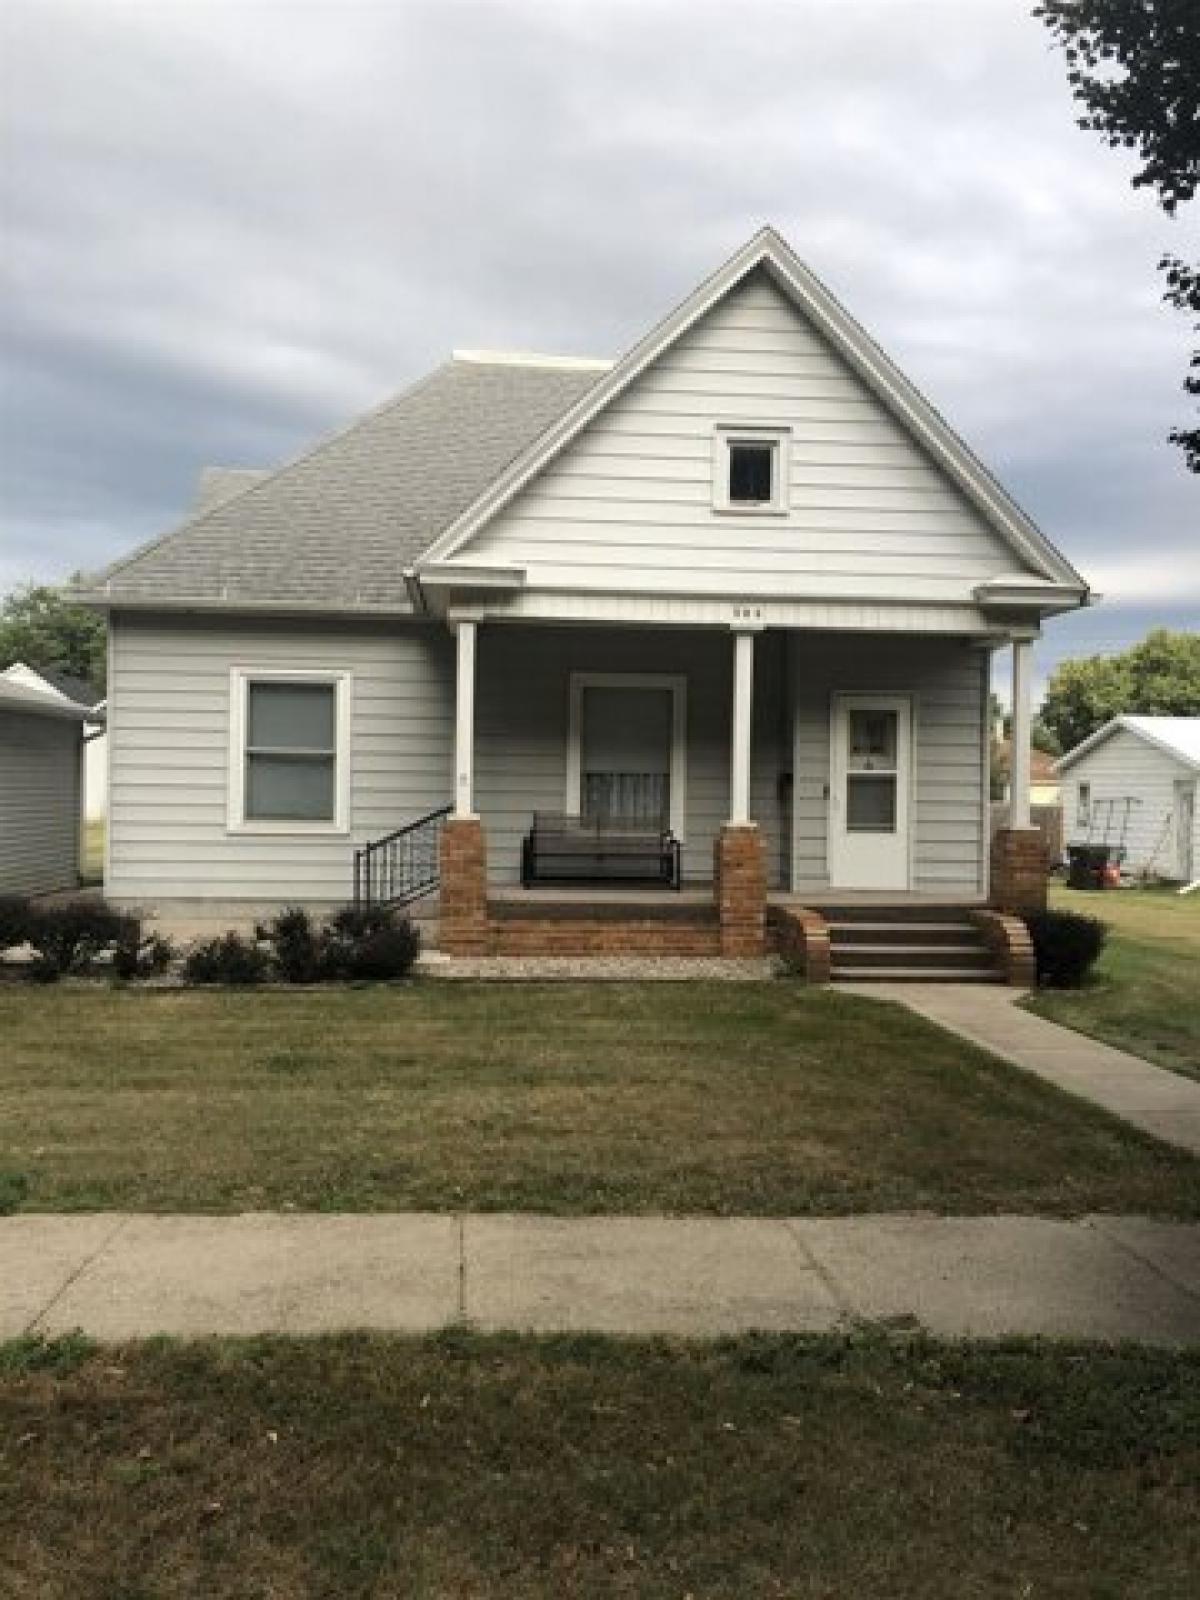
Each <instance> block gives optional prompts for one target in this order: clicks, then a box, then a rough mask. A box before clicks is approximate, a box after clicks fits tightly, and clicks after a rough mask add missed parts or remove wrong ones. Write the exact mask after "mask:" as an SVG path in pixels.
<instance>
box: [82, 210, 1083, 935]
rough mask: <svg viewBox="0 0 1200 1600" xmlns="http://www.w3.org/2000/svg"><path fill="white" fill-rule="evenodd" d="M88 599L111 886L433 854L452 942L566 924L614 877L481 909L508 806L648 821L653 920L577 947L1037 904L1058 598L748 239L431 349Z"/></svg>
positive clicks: (192, 907)
mask: <svg viewBox="0 0 1200 1600" xmlns="http://www.w3.org/2000/svg"><path fill="white" fill-rule="evenodd" d="M87 598H88V599H89V600H90V602H91V603H93V604H96V605H98V606H101V607H103V608H104V609H105V610H106V611H107V613H108V616H109V627H110V658H109V660H110V666H109V713H110V715H109V737H110V786H109V818H110V824H109V851H108V861H107V872H106V885H107V892H108V894H109V895H110V897H111V898H113V899H114V900H116V901H118V902H123V903H130V904H139V905H143V906H153V907H156V908H158V909H159V911H160V912H171V913H174V914H179V915H183V914H187V913H189V912H190V913H192V914H195V913H196V912H197V910H204V909H205V908H207V909H208V910H210V911H211V910H213V909H214V908H219V909H220V910H221V912H223V913H224V912H227V911H228V912H232V911H233V910H236V909H239V908H240V909H241V910H242V911H244V912H247V913H251V912H252V911H257V910H259V909H260V908H261V907H263V906H264V905H277V904H279V903H281V902H294V901H302V902H305V903H308V904H311V905H314V906H323V905H332V904H334V903H337V902H340V901H344V900H345V898H346V897H347V895H348V894H349V893H350V891H351V885H352V873H353V872H354V869H355V857H356V851H362V850H364V849H365V848H366V847H368V846H372V845H374V846H376V848H375V849H373V850H372V851H371V852H370V855H369V856H368V857H360V858H359V868H360V870H363V869H364V868H365V872H366V874H367V876H366V878H365V879H363V878H360V884H361V883H362V882H366V885H367V887H368V889H370V890H371V891H372V892H373V893H374V894H376V895H381V896H382V897H384V898H388V897H391V896H394V895H399V894H400V893H401V892H402V891H403V887H404V886H405V885H409V886H411V885H412V884H413V883H414V882H419V883H420V884H422V885H424V884H426V883H434V882H436V881H437V879H438V878H439V877H440V886H441V896H440V903H441V939H442V943H443V946H444V947H445V948H447V949H451V950H458V951H472V950H473V951H482V950H495V949H497V948H533V947H537V948H554V949H565V948H568V947H569V946H570V945H571V942H572V940H578V941H579V942H580V943H581V944H582V945H586V946H587V947H588V948H594V947H596V946H597V944H598V943H603V942H604V941H603V940H602V939H601V937H600V935H598V934H597V933H596V930H595V928H594V927H592V926H591V922H592V921H594V920H596V918H599V920H604V917H601V916H600V913H599V912H598V911H597V912H596V917H593V918H589V914H588V910H589V907H590V908H592V910H593V911H595V908H597V907H599V906H600V905H601V902H602V901H603V898H604V895H605V893H608V894H610V895H611V893H612V889H611V884H610V885H609V888H608V890H607V891H606V890H604V889H603V888H602V887H591V886H588V885H583V886H580V887H579V889H578V893H577V895H576V899H575V902H574V904H573V906H572V907H571V908H570V910H569V912H568V910H567V909H563V908H562V907H560V908H559V911H558V913H557V921H556V920H555V918H554V917H552V916H551V915H550V913H549V909H548V908H549V905H550V901H549V900H548V899H547V898H545V897H543V899H542V900H541V901H540V902H538V904H539V905H540V906H541V908H542V909H541V911H540V912H536V913H535V912H532V911H529V909H528V907H526V908H525V910H524V912H523V913H521V914H522V915H524V916H525V917H526V919H527V924H531V925H525V926H524V927H523V933H522V935H521V937H518V935H517V933H516V932H514V931H513V929H512V928H511V927H509V929H508V933H507V935H506V936H505V937H504V938H500V937H499V935H498V934H497V925H498V922H499V921H500V920H505V921H506V926H508V924H509V923H512V922H513V921H514V919H516V920H519V917H518V913H517V911H516V910H515V909H514V908H515V906H516V904H517V902H518V901H519V899H520V894H519V885H520V882H521V866H522V857H523V847H524V845H525V841H526V839H527V837H528V835H529V833H530V829H531V824H532V820H533V817H534V814H535V813H543V814H544V813H557V814H563V815H565V816H567V817H570V818H579V817H581V816H582V817H584V818H587V819H591V820H592V821H593V822H596V821H598V820H600V819H604V818H606V817H607V818H610V819H611V818H619V819H625V820H630V821H632V822H636V823H637V825H638V826H640V827H644V828H646V829H649V830H651V831H652V830H654V829H660V830H669V831H670V835H671V838H672V840H673V841H678V843H679V846H680V853H681V868H682V877H683V883H684V890H683V894H682V897H681V898H680V899H678V900H677V901H676V902H675V910H674V911H672V913H671V916H670V917H668V915H667V913H666V912H663V913H661V920H662V926H655V927H653V928H650V930H649V931H647V927H646V926H644V925H643V924H644V923H645V916H642V915H641V914H639V915H638V916H634V915H633V913H632V912H631V913H630V914H629V916H627V917H626V916H625V913H624V912H623V911H622V912H620V913H618V911H617V910H614V909H612V908H611V907H610V908H609V910H608V912H607V913H606V915H607V917H608V920H609V922H610V923H611V924H612V926H610V927H609V930H608V933H607V935H606V936H605V937H606V939H607V941H608V942H609V947H617V948H621V949H634V948H638V947H639V940H641V941H643V942H644V945H645V947H646V948H652V949H656V950H661V949H669V948H674V947H679V948H684V947H686V948H688V949H699V948H701V947H704V948H709V947H713V948H720V949H722V950H725V951H726V952H727V953H753V952H755V951H758V950H761V948H762V944H763V938H764V931H763V930H764V921H765V916H766V902H767V899H768V898H769V897H772V896H774V897H777V898H788V899H790V900H791V901H792V902H793V903H798V902H800V901H803V902H804V903H805V904H815V903H816V902H818V901H819V900H821V899H824V900H826V901H828V900H829V899H830V898H833V899H835V900H836V899H843V900H844V899H846V898H848V897H849V898H852V897H853V896H855V895H856V894H864V893H865V894H874V895H876V896H880V897H883V898H884V899H887V898H889V897H890V898H891V899H892V900H893V901H895V902H900V901H903V900H906V899H908V900H911V899H913V898H920V897H924V898H926V899H931V900H936V901H941V902H949V901H955V902H958V903H962V904H981V903H984V902H985V901H986V900H987V898H988V896H989V892H990V893H991V894H992V897H993V899H995V900H997V901H998V902H999V903H1000V904H1001V905H1008V904H1016V903H1021V904H1024V903H1028V902H1029V901H1031V900H1033V901H1036V900H1037V899H1038V897H1039V895H1041V894H1042V893H1043V886H1042V862H1041V855H1040V851H1039V848H1038V846H1037V836H1036V834H1033V833H1031V831H1030V829H1029V817H1028V787H1029V764H1028V763H1029V756H1028V751H1029V727H1030V682H1031V677H1030V652H1031V646H1032V641H1033V640H1034V639H1035V638H1036V637H1037V635H1038V632H1039V629H1040V627H1041V625H1042V622H1043V620H1044V619H1046V618H1048V617H1052V616H1053V615H1055V614H1056V613H1059V612H1063V611H1067V610H1070V609H1072V608H1074V607H1078V606H1080V605H1083V604H1085V603H1086V602H1087V598H1088V589H1087V585H1086V583H1085V582H1084V580H1083V579H1082V578H1081V577H1080V576H1079V574H1078V573H1077V572H1076V571H1075V569H1074V568H1073V567H1072V566H1071V565H1070V564H1069V563H1068V562H1067V561H1066V560H1065V559H1064V557H1063V556H1062V555H1060V554H1059V553H1058V551H1057V550H1055V549H1054V548H1053V546H1052V545H1051V544H1050V543H1049V542H1048V541H1047V540H1046V538H1045V537H1044V536H1043V535H1042V534H1041V533H1040V532H1039V531H1038V529H1037V528H1036V527H1035V526H1034V525H1033V523H1032V522H1031V521H1030V519H1029V518H1028V517H1027V516H1026V515H1025V514H1024V513H1023V512H1022V511H1021V510H1020V509H1019V508H1018V507H1017V506H1016V505H1015V504H1014V503H1013V501H1012V500H1011V499H1010V498H1009V497H1008V496H1007V495H1006V494H1005V492H1004V490H1003V489H1002V488H1001V487H1000V486H999V484H998V483H997V482H996V481H995V479H994V478H993V477H992V476H991V475H990V474H989V473H988V471H987V470H986V468H984V466H983V465H982V464H981V463H980V461H979V460H978V459H977V458H976V457H975V456H974V455H973V454H972V453H971V452H970V451H969V450H968V449H967V447H966V446H965V445H964V444H963V443H962V441H961V440H960V439H959V438H957V436H956V435H955V434H954V433H953V432H952V431H951V429H950V428H949V426H948V425H947V423H946V422H945V421H944V420H943V419H942V417H941V416H940V415H939V414H938V413H937V412H936V411H935V410H934V409H933V407H932V406H931V405H930V404H929V403H928V402H927V401H926V400H925V399H923V398H922V396H921V395H920V394H918V393H917V391H916V389H915V388H914V387H913V386H912V384H910V383H909V382H908V381H907V380H906V379H905V378H904V376H903V375H902V374H901V373H900V372H899V371H898V370H897V368H896V367H895V366H893V364H892V363H891V362H890V361H889V360H888V358H887V357H886V356H885V355H884V353H883V352H882V350H881V349H880V348H879V346H878V345H877V344H875V343H874V342H873V340H872V339H871V338H870V337H869V336H868V335H867V333H866V332H865V331H864V330H863V329H862V328H861V327H860V326H859V325H858V323H856V322H855V321H854V319H853V318H852V317H851V315H850V314H849V312H847V311H846V310H845V308H844V307H842V306H841V305H840V304H839V303H838V302H837V301H836V300H835V299H834V298H833V296H832V295H831V294H830V292H829V291H828V290H827V289H826V288H825V287H824V286H823V285H822V284H821V282H820V281H819V280H818V279H817V278H816V276H815V275H814V274H813V273H812V272H811V271H809V269H808V268H807V267H805V266H804V265H803V264H802V263H801V262H800V261H799V260H798V258H797V257H796V255H795V254H794V253H793V251H792V250H791V249H790V248H789V246H788V245H787V244H786V243H785V242H784V241H783V239H782V238H781V237H780V236H779V235H778V234H777V233H776V232H774V231H773V230H772V229H769V228H767V229H764V230H762V231H761V232H760V233H758V234H757V235H756V236H755V237H754V238H753V239H751V240H750V241H749V243H748V244H746V245H745V246H744V247H743V248H742V249H740V250H739V251H738V252H737V253H736V254H735V255H734V256H732V257H731V258H730V260H728V261H727V262H726V263H725V264H724V265H723V266H722V267H720V269H719V270H718V271H716V272H715V273H714V274H713V275H712V276H711V277H709V278H708V279H706V280H705V282H703V283H702V284H701V285H700V286H699V288H697V289H696V290H695V291H694V292H693V293H692V294H690V295H689V296H688V297H687V298H686V299H685V300H684V301H683V302H682V304H680V305H679V306H677V307H676V308H675V310H673V311H672V312H671V313H670V314H669V315H668V316H667V317H666V318H665V319H664V320H663V321H661V322H660V323H658V324H657V325H656V326H655V327H654V328H652V329H651V331H650V332H649V333H647V334H646V335H645V337H644V338H642V339H641V340H640V341H639V342H638V343H637V344H636V345H635V346H634V347H633V348H632V349H631V350H630V351H629V352H628V354H626V355H625V356H624V357H623V358H622V359H621V360H619V361H616V362H608V361H585V360H578V359H571V358H555V357H540V356H527V355H521V356H513V355H499V354H489V353H487V352H478V351H475V352H472V351H465V352H457V353H456V354H455V356H454V358H453V359H452V360H450V361H449V362H447V363H446V364H444V365H443V366H441V367H439V368H438V369H437V370H436V371H434V372H432V373H431V374H429V375H428V376H427V377H424V378H422V379H421V380H420V381H419V382H418V383H416V384H415V385H413V387H411V388H409V389H407V390H406V391H405V392H404V393H402V394H401V395H399V396H398V397H397V398H395V399H393V400H390V401H389V402H387V403H386V404H384V405H382V406H380V407H379V408H378V409H377V410H374V411H372V412H370V413H369V414H368V415H366V416H364V417H361V418H360V419H358V420H357V421H355V422H353V423H351V424H350V425H349V426H348V427H346V428H345V429H343V430H342V431H341V432H339V433H336V434H334V435H333V436H332V437H331V438H328V439H325V440H323V441H322V442H320V443H318V444H317V445H315V446H314V447H313V448H312V449H311V450H308V451H307V452H305V453H304V454H302V455H301V456H299V457H298V458H297V459H295V460H293V461H291V462H289V463H288V464H287V465H285V466H283V467H281V468H279V469H278V470H276V471H273V472H267V473H261V474H254V475H249V476H246V475H243V476H242V477H241V478H240V479H238V480H230V479H222V477H221V476H220V475H218V476H217V477H216V478H210V480H209V483H208V487H207V490H206V502H205V508H204V509H200V510H198V511H196V512H194V513H193V514H192V515H191V516H189V517H188V519H187V520H186V521H185V522H184V523H183V524H182V525H181V526H179V527H177V528H175V529H173V530H171V531H170V532H168V533H166V534H164V535H163V536H162V537H161V538H159V539H157V540H156V541H154V542H153V543H151V544H149V545H147V546H145V547H144V548H142V549H141V550H138V551H135V552H134V553H133V554H132V555H130V556H128V557H127V558H125V559H124V560H122V561H118V562H117V563H116V565H115V566H113V567H111V568H110V569H109V570H108V571H107V572H106V573H104V574H103V575H101V577H100V578H99V579H98V580H97V581H96V584H95V586H94V587H93V588H92V589H91V591H90V592H89V594H88V596H87ZM998 648H1010V649H1011V651H1012V654H1013V669H1014V681H1015V695H1014V706H1013V716H1014V739H1015V752H1014V780H1015V781H1014V788H1015V793H1014V801H1013V815H1012V826H1011V828H1009V829H1007V830H1005V831H1004V832H1003V833H1002V834H1001V835H999V836H998V838H997V841H996V845H995V859H994V862H993V864H992V865H991V866H990V867H989V860H988V844H987V842H988V832H989V829H988V800H989V794H988V790H989V783H988V759H989V756H988V752H989V742H990V741H989V737H988V732H989V730H988V687H989V666H990V658H991V655H992V652H993V651H994V650H996V649H998ZM447 808H448V810H449V815H448V816H447V817H446V818H445V820H444V821H443V819H442V817H441V815H440V813H442V812H443V811H444V810H446V809H447ZM420 819H425V820H424V821H423V822H421V821H420ZM564 826H567V827H569V826H570V824H565V825H564ZM397 830H399V831H400V832H399V837H398V838H395V839H391V840H390V842H386V843H385V842H382V841H385V840H387V838H388V836H390V835H392V834H394V833H396V832H397ZM434 835H437V836H438V837H437V838H436V839H435V838H434ZM435 857H436V860H435ZM417 858H419V860H420V861H421V862H424V863H425V866H424V867H421V866H420V865H418V866H416V867H414V865H413V861H414V859H417ZM431 861H434V865H433V866H430V865H429V863H430V862H431ZM376 874H378V877H376ZM414 874H415V875H416V876H415V877H414ZM564 892H565V891H564ZM536 893H537V891H536V890H532V891H530V894H531V896H536ZM629 893H632V890H630V891H629ZM658 898H659V900H661V899H662V898H663V897H662V896H661V895H660V896H659V897H658ZM700 902H704V903H705V904H706V906H707V908H708V920H707V922H706V923H705V925H704V930H703V937H701V934H700V933H698V932H697V930H696V928H695V927H691V928H690V929H689V928H687V927H685V924H686V922H687V918H686V917H685V915H684V912H683V909H682V908H683V907H685V906H688V905H692V904H693V903H695V904H697V905H699V904H700ZM623 903H624V902H623ZM653 903H654V897H653V896H647V898H646V900H645V902H644V906H643V910H644V911H645V909H646V908H647V907H649V906H650V905H651V904H653ZM502 911H503V915H502ZM648 915H649V912H648V911H646V916H648ZM699 915H700V913H699V912H697V916H698V917H699ZM622 918H624V920H622ZM639 927H640V928H641V932H637V931H636V930H637V929H638V928H639ZM664 929H665V930H666V931H664ZM671 930H674V931H671ZM522 938H523V939H524V941H525V942H524V943H522V942H521V941H522ZM589 941H591V942H590V943H589ZM672 941H674V944H673V943H672ZM706 941H707V943H706Z"/></svg>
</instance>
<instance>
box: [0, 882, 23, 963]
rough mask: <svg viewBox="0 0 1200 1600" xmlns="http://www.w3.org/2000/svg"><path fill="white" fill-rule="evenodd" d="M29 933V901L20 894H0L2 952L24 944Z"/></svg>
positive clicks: (0, 940) (0, 941)
mask: <svg viewBox="0 0 1200 1600" xmlns="http://www.w3.org/2000/svg"><path fill="white" fill-rule="evenodd" d="M28 933H29V901H28V900H26V899H25V898H24V896H23V895H19V894H0V951H4V950H11V949H12V948H13V947H14V946H15V945H19V944H24V943H25V940H26V938H27V936H28Z"/></svg>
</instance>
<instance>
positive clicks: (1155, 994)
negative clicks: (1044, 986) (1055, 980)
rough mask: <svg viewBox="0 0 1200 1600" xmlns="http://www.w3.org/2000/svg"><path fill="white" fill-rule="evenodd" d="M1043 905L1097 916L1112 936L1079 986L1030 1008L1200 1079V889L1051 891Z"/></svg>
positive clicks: (1046, 993)
mask: <svg viewBox="0 0 1200 1600" xmlns="http://www.w3.org/2000/svg"><path fill="white" fill-rule="evenodd" d="M1050 904H1051V905H1052V906H1054V907H1056V908H1058V909H1059V910H1064V911H1082V912H1084V913H1085V914H1086V915H1087V916H1091V917H1099V918H1100V919H1101V921H1102V922H1107V923H1108V924H1109V926H1110V927H1111V929H1112V931H1111V933H1110V934H1109V937H1108V943H1107V945H1106V946H1105V949H1104V952H1103V953H1102V955H1101V957H1100V960H1099V961H1098V962H1097V963H1096V968H1095V971H1094V973H1093V976H1092V979H1091V981H1090V982H1089V983H1088V984H1087V986H1086V987H1085V988H1083V989H1079V990H1074V991H1065V990H1064V991H1057V992H1054V991H1050V990H1043V991H1042V992H1041V993H1039V994H1037V995H1035V996H1033V997H1032V998H1031V999H1030V1000H1029V1001H1028V1002H1027V1004H1028V1005H1029V1007H1030V1009H1031V1010H1033V1011H1036V1012H1037V1013H1038V1014H1039V1015H1040V1016H1043V1017H1049V1018H1050V1020H1051V1021H1052V1022H1061V1023H1062V1024H1063V1025H1064V1026H1065V1027H1068V1028H1074V1029H1076V1030H1077V1031H1078V1032H1080V1033H1086V1034H1090V1035H1091V1036H1092V1037H1093V1038H1095V1039H1103V1040H1104V1041H1105V1043H1107V1044H1112V1045H1116V1046H1117V1048H1118V1049H1120V1050H1129V1051H1131V1052H1132V1053H1133V1054H1134V1055H1139V1056H1143V1057H1144V1058H1145V1059H1146V1060H1147V1061H1152V1062H1154V1064H1155V1065H1156V1066H1160V1067H1170V1068H1172V1069H1173V1070H1174V1071H1176V1072H1182V1073H1185V1074H1187V1075H1188V1076H1189V1077H1193V1078H1200V891H1197V892H1196V893H1195V894H1191V895H1180V894H1177V893H1176V892H1175V891H1174V890H1172V889H1119V890H1112V891H1109V892H1105V893H1099V894H1097V893H1088V892H1085V891H1082V890H1078V889H1061V888H1054V889H1052V890H1051V895H1050Z"/></svg>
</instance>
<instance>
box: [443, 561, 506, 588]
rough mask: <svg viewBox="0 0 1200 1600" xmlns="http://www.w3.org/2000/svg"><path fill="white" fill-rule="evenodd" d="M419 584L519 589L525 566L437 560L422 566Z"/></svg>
mask: <svg viewBox="0 0 1200 1600" xmlns="http://www.w3.org/2000/svg"><path fill="white" fill-rule="evenodd" d="M419 581H420V582H421V583H422V584H428V585H429V587H430V588H445V589H520V588H523V587H524V584H525V568H524V567H510V566H502V565H496V566H486V565H483V566H473V565H472V564H471V563H470V562H468V561H438V562H434V563H433V564H432V565H431V566H428V567H422V568H421V571H420V575H419Z"/></svg>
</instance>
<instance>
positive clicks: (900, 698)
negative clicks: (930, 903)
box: [829, 694, 912, 889]
mask: <svg viewBox="0 0 1200 1600" xmlns="http://www.w3.org/2000/svg"><path fill="white" fill-rule="evenodd" d="M830 734H831V751H830V784H829V882H830V886H831V887H832V888H834V889H907V888H908V887H909V882H910V872H909V856H910V848H909V787H910V772H911V761H912V704H911V702H910V700H909V698H908V696H907V695H868V694H839V695H835V696H834V697H833V721H832V727H831V730H830Z"/></svg>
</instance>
